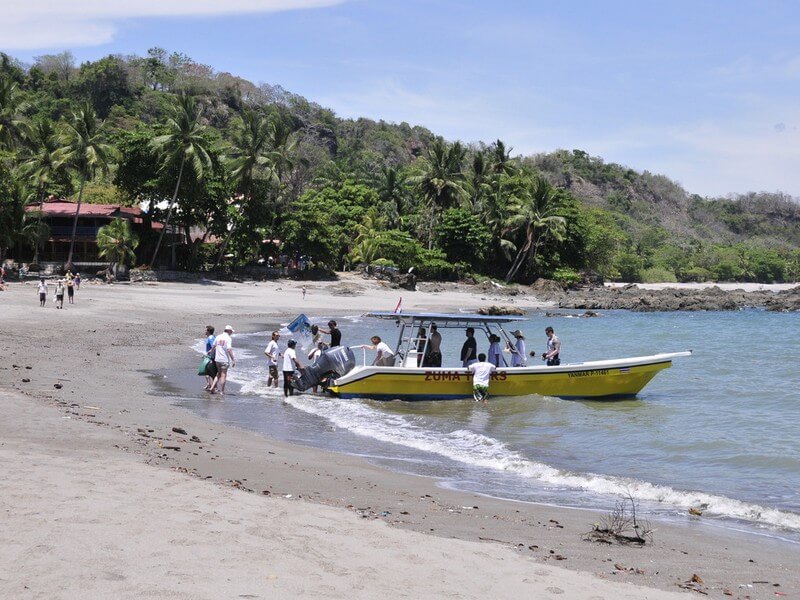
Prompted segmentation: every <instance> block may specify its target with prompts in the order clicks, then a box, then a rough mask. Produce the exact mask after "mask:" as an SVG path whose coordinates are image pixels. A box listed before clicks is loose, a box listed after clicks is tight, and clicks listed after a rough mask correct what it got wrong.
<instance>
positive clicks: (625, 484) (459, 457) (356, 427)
mask: <svg viewBox="0 0 800 600" xmlns="http://www.w3.org/2000/svg"><path fill="white" fill-rule="evenodd" d="M287 402H289V403H290V404H291V405H292V406H294V407H295V408H298V409H299V410H302V411H305V412H307V413H312V414H315V415H317V416H321V417H323V418H325V419H327V420H328V421H330V422H331V423H333V424H334V425H336V426H337V427H340V428H342V429H346V430H348V431H350V432H352V433H355V434H358V435H362V436H365V437H369V438H372V439H375V440H379V441H382V442H388V443H392V444H398V445H400V446H404V447H407V448H413V449H415V450H421V451H423V452H430V453H433V454H436V455H439V456H443V457H445V458H448V459H450V460H453V461H457V462H459V463H462V464H466V465H470V466H473V467H481V468H486V469H493V470H497V471H501V472H504V473H509V474H513V475H516V476H518V477H522V478H525V479H529V480H534V481H536V482H538V483H540V484H544V485H547V486H553V487H558V488H569V489H572V490H580V491H584V492H589V493H593V494H599V495H603V496H612V497H619V496H627V495H628V494H630V495H631V496H632V497H633V498H635V499H637V500H639V501H644V502H653V503H658V504H662V505H666V506H669V507H672V508H676V509H682V510H684V511H685V510H688V509H689V508H691V507H698V506H704V507H705V508H704V512H705V514H706V515H709V516H717V517H724V518H731V519H739V520H743V521H749V522H751V523H754V524H757V525H762V526H768V527H774V528H779V529H787V530H793V531H800V515H798V514H795V513H791V512H785V511H781V510H778V509H774V508H769V507H764V506H760V505H757V504H752V503H748V502H743V501H741V500H735V499H733V498H728V497H725V496H720V495H716V494H710V493H706V492H698V491H686V490H679V489H675V488H672V487H669V486H664V485H657V484H652V483H648V482H646V481H640V480H636V479H631V478H625V477H615V476H609V475H600V474H595V473H575V472H571V471H566V470H561V469H557V468H555V467H552V466H549V465H547V464H544V463H539V462H536V461H533V460H530V459H528V458H525V457H524V456H522V455H521V454H520V453H518V452H516V451H514V450H512V449H510V448H509V447H508V446H506V445H505V444H504V443H503V442H500V441H498V440H495V439H493V438H491V437H488V436H486V435H483V434H480V433H475V432H473V431H469V430H465V429H456V430H454V431H450V432H438V431H432V430H430V429H427V428H425V427H422V426H420V425H417V424H415V423H414V421H415V420H416V419H415V418H414V417H408V416H404V415H392V414H385V413H381V412H380V411H377V410H375V409H372V408H370V407H369V406H366V405H364V404H361V403H359V402H353V401H349V400H339V399H331V398H320V397H317V396H313V397H312V396H307V395H298V396H290V397H289V398H287Z"/></svg>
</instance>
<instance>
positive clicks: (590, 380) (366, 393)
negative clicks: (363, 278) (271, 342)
mask: <svg viewBox="0 0 800 600" xmlns="http://www.w3.org/2000/svg"><path fill="white" fill-rule="evenodd" d="M364 316H366V317H374V318H377V319H387V320H393V321H395V322H396V323H397V325H398V326H399V327H400V335H399V337H398V341H397V345H396V347H395V357H396V361H395V362H398V360H399V364H396V365H395V366H367V365H363V366H356V367H354V368H353V369H352V370H350V371H349V372H347V373H346V374H344V375H342V376H340V377H338V378H336V379H334V380H333V381H332V382H331V384H330V386H329V388H328V391H329V392H331V393H333V394H335V395H338V396H339V397H341V398H376V399H401V400H444V399H458V398H472V374H471V373H470V371H468V370H467V369H466V368H460V367H421V366H418V362H419V360H418V359H419V357H420V355H423V356H424V355H425V352H426V350H427V348H426V347H425V345H426V344H427V340H426V339H425V338H417V337H414V336H415V333H414V332H416V331H418V330H419V328H420V327H425V328H428V327H429V326H430V324H431V323H436V325H437V326H438V328H439V329H443V328H458V329H466V328H467V327H473V328H474V329H475V330H476V335H477V332H478V330H479V329H480V330H483V331H484V332H485V333H486V336H487V338H488V336H489V335H491V334H497V333H499V334H500V335H501V336H502V338H503V339H505V340H506V342H508V343H509V344H511V338H510V337H509V335H508V334H507V333H506V332H505V330H504V329H503V324H506V323H512V322H518V321H524V320H525V319H524V318H523V317H512V316H502V317H495V316H484V315H477V314H439V313H384V312H374V313H368V314H366V315H364ZM407 332H408V335H406V333H407ZM512 345H513V344H512ZM418 349H419V350H418ZM691 354H692V353H691V351H686V352H672V353H663V354H654V355H651V356H638V357H634V358H621V359H613V360H597V361H590V362H582V363H572V364H563V365H559V366H549V367H548V366H535V367H503V366H501V367H499V368H498V369H497V372H496V373H494V374H493V376H492V380H491V382H490V384H489V394H490V395H491V396H527V395H530V394H540V395H543V396H557V397H559V398H573V399H576V398H592V399H616V398H626V397H633V396H636V394H638V393H639V392H640V391H641V390H642V389H643V388H644V386H645V385H647V383H648V382H649V381H650V380H651V379H652V378H653V377H655V375H656V374H657V373H658V372H659V371H661V370H663V369H667V368H669V367H670V366H671V365H672V359H674V358H677V357H682V356H691Z"/></svg>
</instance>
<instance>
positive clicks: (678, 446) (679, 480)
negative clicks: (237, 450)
mask: <svg viewBox="0 0 800 600" xmlns="http://www.w3.org/2000/svg"><path fill="white" fill-rule="evenodd" d="M562 314H563V313H562ZM577 315H578V313H577V312H576V313H574V315H570V316H569V317H564V316H553V317H547V316H546V315H545V313H544V312H533V313H531V314H529V315H528V317H529V318H530V320H529V321H526V322H525V323H523V324H522V326H521V327H520V328H521V329H522V331H523V332H524V333H525V336H526V343H527V347H528V350H529V351H530V350H534V351H536V352H539V353H541V352H542V351H544V349H545V340H546V338H545V335H544V328H545V326H547V325H552V326H553V327H554V328H555V330H556V333H557V335H558V336H559V337H560V338H561V341H562V353H561V356H562V364H566V363H569V362H580V361H586V360H595V359H608V358H621V357H630V356H642V355H648V354H655V353H658V352H672V351H679V350H687V349H691V350H693V352H694V353H693V355H692V356H691V357H689V358H678V359H676V360H675V361H674V363H673V366H672V368H671V369H668V370H665V371H662V372H661V373H659V374H658V375H657V376H656V378H655V379H654V380H653V381H652V382H650V384H649V385H648V386H647V387H646V388H645V389H644V391H643V392H642V393H641V394H639V396H638V397H637V398H636V399H633V400H620V401H590V400H586V401H576V400H561V399H558V398H552V397H545V396H538V395H530V396H524V397H512V398H492V399H491V400H490V402H489V403H488V404H487V405H484V404H478V403H475V402H473V401H472V400H451V401H416V402H403V401H373V400H341V399H337V398H330V397H327V396H322V395H313V394H310V393H304V394H296V395H294V396H292V397H289V398H284V396H283V391H282V389H271V388H268V387H267V386H266V377H267V367H266V361H265V359H264V356H263V349H264V347H265V346H266V343H267V341H268V339H269V338H268V330H269V329H270V328H268V327H266V326H265V331H263V332H257V333H252V334H237V335H236V336H235V338H234V344H235V352H236V359H237V360H236V368H235V369H232V370H231V371H230V375H229V377H230V380H231V381H233V382H235V383H237V384H239V386H240V387H239V389H238V390H237V391H236V392H235V395H230V394H229V395H228V396H226V398H225V399H224V401H221V400H220V399H218V398H216V397H212V396H208V395H205V394H203V393H201V392H197V393H196V394H191V395H187V394H184V396H185V397H184V398H182V399H181V400H180V401H179V403H180V404H181V405H184V406H186V407H188V408H191V409H192V410H194V411H196V412H198V413H200V414H201V415H203V416H205V417H207V418H209V419H213V420H215V421H218V422H223V423H226V424H229V425H233V426H238V427H242V428H246V429H250V430H253V431H256V432H260V433H263V434H264V435H267V436H270V437H276V438H280V439H284V440H287V441H290V442H295V443H301V444H307V445H310V446H316V447H321V448H325V449H328V450H334V451H339V452H346V453H349V454H354V455H359V456H363V457H366V458H367V459H368V460H370V461H372V462H374V463H376V464H380V465H383V466H386V467H388V468H390V469H395V470H399V471H402V472H406V473H412V474H420V475H426V476H433V477H437V478H438V479H439V481H440V482H441V485H444V486H448V487H452V488H457V489H463V490H468V491H472V492H477V493H480V494H486V495H491V496H496V497H501V498H509V499H514V500H518V501H525V502H538V503H550V504H557V505H562V506H570V507H585V508H595V509H600V510H608V509H610V508H612V507H613V506H614V505H615V503H616V502H618V501H620V499H621V498H623V497H627V496H631V497H632V498H634V499H635V500H636V501H637V502H638V503H639V506H640V511H643V512H644V513H645V514H646V515H648V517H650V518H655V519H677V520H688V519H691V518H692V517H690V516H689V515H688V509H689V508H701V510H703V522H704V523H706V524H707V523H713V524H716V525H719V526H723V527H731V528H738V529H745V530H748V531H751V532H754V533H755V532H757V533H761V534H766V535H772V536H776V537H781V538H784V539H787V540H790V541H795V542H799V541H800V369H799V368H798V365H800V335H798V334H799V333H800V314H791V313H790V314H783V313H768V312H765V311H760V310H743V311H737V312H724V313H716V312H696V313H686V312H676V313H629V312H625V311H607V312H603V313H602V315H601V316H599V317H596V318H578V316H577ZM312 320H313V321H314V322H318V323H324V322H326V321H327V317H319V318H318V319H312ZM337 321H338V322H339V327H340V329H341V330H342V332H343V343H344V344H346V345H350V346H353V345H357V344H366V343H369V338H370V336H372V335H376V334H377V335H380V336H382V337H383V338H384V339H385V340H386V341H387V342H388V343H389V345H390V346H394V342H395V340H396V338H397V335H398V329H397V327H396V326H395V325H394V324H393V323H391V322H384V321H376V320H372V319H364V318H361V317H344V318H342V317H337ZM511 325H514V327H511V328H512V329H515V328H516V324H511ZM440 332H441V333H442V337H443V344H442V349H443V354H444V366H455V365H456V364H457V362H458V361H457V357H458V352H459V349H460V347H461V344H462V343H463V340H464V334H463V331H461V330H456V329H441V330H440ZM282 334H283V335H282V338H281V349H283V348H285V342H286V341H288V339H290V337H291V335H290V334H289V332H288V331H286V330H285V329H284V330H283V331H282ZM299 341H300V343H306V344H308V343H309V342H310V341H309V340H303V339H300V340H299ZM487 346H488V342H486V341H485V340H483V339H480V337H479V341H478V347H479V352H485V351H486V348H487ZM200 347H201V345H200V343H199V341H198V343H197V344H196V348H200ZM309 349H310V348H309ZM355 353H356V356H357V359H358V362H359V364H360V363H361V362H362V361H363V360H366V361H367V363H368V364H369V362H371V360H372V359H373V357H374V352H371V351H362V350H360V349H356V350H355ZM298 356H299V357H300V358H301V360H302V359H303V357H304V354H303V351H298ZM529 362H530V363H537V362H538V359H534V358H530V359H529ZM198 381H199V378H198ZM198 387H202V386H201V385H198Z"/></svg>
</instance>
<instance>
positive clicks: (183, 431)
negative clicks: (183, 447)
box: [172, 427, 188, 435]
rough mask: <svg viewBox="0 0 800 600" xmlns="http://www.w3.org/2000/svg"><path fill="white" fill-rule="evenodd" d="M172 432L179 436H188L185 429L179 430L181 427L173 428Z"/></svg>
mask: <svg viewBox="0 0 800 600" xmlns="http://www.w3.org/2000/svg"><path fill="white" fill-rule="evenodd" d="M172 432H173V433H179V434H181V435H188V434H187V433H186V430H185V429H183V428H181V427H173V428H172Z"/></svg>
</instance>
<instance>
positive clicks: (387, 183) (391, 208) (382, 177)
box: [376, 165, 407, 227]
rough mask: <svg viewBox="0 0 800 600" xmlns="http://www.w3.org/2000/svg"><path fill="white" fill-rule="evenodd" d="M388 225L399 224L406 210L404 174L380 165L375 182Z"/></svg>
mask: <svg viewBox="0 0 800 600" xmlns="http://www.w3.org/2000/svg"><path fill="white" fill-rule="evenodd" d="M376 187H377V190H378V197H379V198H380V199H381V204H382V205H383V207H384V208H385V213H386V215H385V216H386V219H387V222H388V224H389V226H390V227H398V226H399V225H400V224H401V221H402V217H403V213H404V212H405V210H406V199H407V198H406V176H405V174H404V173H403V172H402V171H398V170H397V169H396V168H394V167H387V166H385V165H383V166H381V169H380V173H379V175H378V181H377V184H376Z"/></svg>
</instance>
